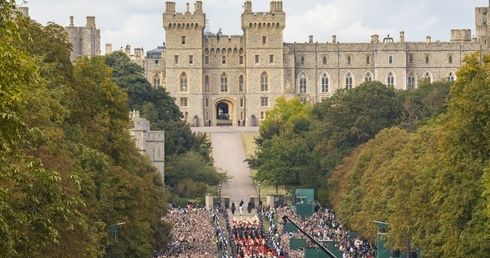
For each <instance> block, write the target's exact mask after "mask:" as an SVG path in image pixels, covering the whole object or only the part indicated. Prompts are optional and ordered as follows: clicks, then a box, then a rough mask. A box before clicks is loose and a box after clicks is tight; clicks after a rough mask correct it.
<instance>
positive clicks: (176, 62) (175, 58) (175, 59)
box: [174, 55, 179, 64]
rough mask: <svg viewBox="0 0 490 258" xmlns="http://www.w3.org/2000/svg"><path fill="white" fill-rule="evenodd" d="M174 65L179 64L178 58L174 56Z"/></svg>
mask: <svg viewBox="0 0 490 258" xmlns="http://www.w3.org/2000/svg"><path fill="white" fill-rule="evenodd" d="M174 63H175V64H178V63H179V56H178V55H176V56H174Z"/></svg>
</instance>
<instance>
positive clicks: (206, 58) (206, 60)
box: [204, 56, 209, 65]
mask: <svg viewBox="0 0 490 258" xmlns="http://www.w3.org/2000/svg"><path fill="white" fill-rule="evenodd" d="M204 64H206V65H208V64H209V56H205V57H204Z"/></svg>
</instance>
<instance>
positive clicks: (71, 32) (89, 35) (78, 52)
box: [65, 16, 100, 60]
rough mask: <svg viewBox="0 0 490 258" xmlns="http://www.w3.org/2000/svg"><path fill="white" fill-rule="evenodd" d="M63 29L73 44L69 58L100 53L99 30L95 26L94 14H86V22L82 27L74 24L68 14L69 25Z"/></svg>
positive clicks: (79, 57)
mask: <svg viewBox="0 0 490 258" xmlns="http://www.w3.org/2000/svg"><path fill="white" fill-rule="evenodd" d="M65 30H66V32H67V33H68V40H69V41H70V43H71V44H72V46H73V48H72V51H71V53H70V59H71V60H76V59H81V58H83V57H85V56H87V57H92V56H99V55H100V30H99V29H97V28H96V26H95V17H94V16H87V24H86V25H85V26H84V27H83V26H75V25H74V24H73V16H70V25H68V26H65Z"/></svg>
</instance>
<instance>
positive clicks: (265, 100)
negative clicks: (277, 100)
mask: <svg viewBox="0 0 490 258" xmlns="http://www.w3.org/2000/svg"><path fill="white" fill-rule="evenodd" d="M260 106H262V107H268V106H269V98H268V97H262V98H260Z"/></svg>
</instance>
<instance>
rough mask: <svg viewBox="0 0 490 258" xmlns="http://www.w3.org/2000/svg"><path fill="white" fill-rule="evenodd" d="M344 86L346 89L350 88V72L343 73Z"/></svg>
mask: <svg viewBox="0 0 490 258" xmlns="http://www.w3.org/2000/svg"><path fill="white" fill-rule="evenodd" d="M345 88H346V89H348V90H350V89H352V75H351V73H347V74H346V75H345Z"/></svg>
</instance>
